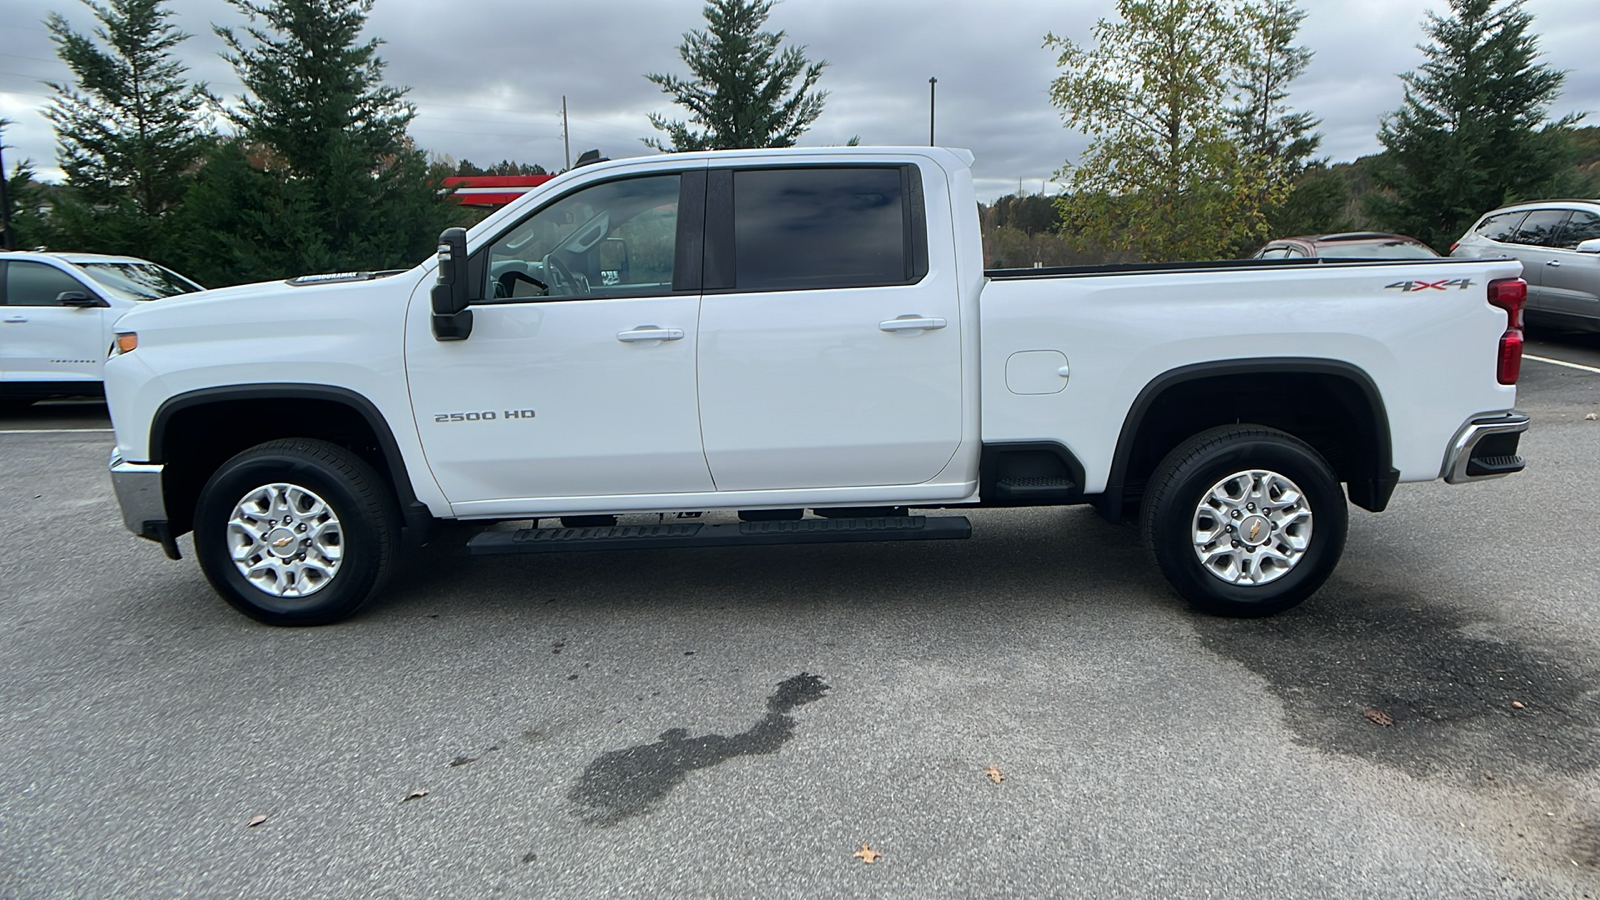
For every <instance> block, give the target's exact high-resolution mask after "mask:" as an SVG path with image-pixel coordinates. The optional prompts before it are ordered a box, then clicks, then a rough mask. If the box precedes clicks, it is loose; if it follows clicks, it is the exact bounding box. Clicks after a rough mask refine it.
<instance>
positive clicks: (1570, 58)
mask: <svg viewBox="0 0 1600 900" xmlns="http://www.w3.org/2000/svg"><path fill="white" fill-rule="evenodd" d="M702 5H703V4H702V3H701V2H700V0H577V2H566V3H539V2H520V3H519V2H488V0H455V2H453V3H441V2H438V0H377V5H376V7H375V8H374V10H373V13H372V16H371V18H370V19H369V21H368V33H369V34H370V35H372V36H376V37H379V38H382V39H383V40H384V41H385V46H384V47H383V48H382V50H381V51H380V52H381V55H382V57H383V58H384V59H385V60H386V61H387V63H388V66H389V68H388V71H387V75H388V80H389V81H390V82H391V83H393V84H398V85H406V86H409V87H410V88H411V93H410V99H411V100H412V102H414V103H415V104H416V106H417V111H418V115H417V118H416V120H415V121H414V122H413V124H412V129H411V132H412V135H413V136H414V137H415V138H416V140H417V142H418V143H419V145H421V146H422V147H424V148H426V149H427V150H429V151H431V152H433V153H436V154H448V155H449V156H451V157H453V158H455V159H457V160H460V159H470V160H472V161H474V162H476V163H480V164H484V163H489V162H494V161H497V160H500V159H512V160H516V161H519V162H537V163H540V164H542V165H544V166H546V167H547V168H558V167H560V166H562V165H563V164H564V154H563V149H562V141H561V98H562V96H563V95H565V96H566V98H567V106H568V113H569V119H570V124H571V132H572V152H573V155H574V156H576V155H577V153H578V152H579V151H580V150H584V149H588V148H591V147H597V148H600V149H601V150H602V151H603V152H604V153H605V154H606V155H608V156H611V157H613V158H617V157H621V156H633V155H639V154H642V153H648V152H654V151H650V150H648V149H647V148H646V147H645V146H644V145H643V144H642V143H641V142H640V139H641V138H643V137H646V136H649V135H651V134H653V133H654V132H652V130H651V129H650V126H649V124H648V122H647V121H646V119H645V116H646V114H647V113H650V112H661V113H664V114H667V115H669V116H672V117H681V111H678V110H676V108H674V107H672V106H671V105H670V104H669V103H667V101H666V97H665V96H664V95H663V94H661V93H660V91H659V89H658V88H656V86H655V85H653V84H650V83H649V82H647V81H645V79H644V77H643V76H644V73H647V72H677V73H681V72H682V71H683V66H682V63H681V62H680V60H679V59H678V56H677V49H676V48H677V45H678V44H679V43H680V41H681V34H682V33H683V32H685V31H687V30H690V29H693V28H698V27H700V26H702V25H703V24H704V22H703V20H702V19H701V17H700V10H701V7H702ZM1301 6H1302V8H1303V9H1305V10H1306V11H1307V13H1308V16H1307V18H1306V20H1305V23H1304V25H1303V26H1302V30H1301V33H1300V43H1302V44H1303V45H1305V46H1306V47H1308V48H1310V49H1311V50H1312V51H1313V52H1314V53H1315V57H1314V59H1313V61H1312V64H1311V68H1310V70H1309V71H1308V72H1307V73H1306V74H1305V75H1304V76H1303V77H1302V78H1301V79H1300V80H1299V81H1297V82H1295V84H1294V85H1293V86H1292V90H1293V94H1292V102H1293V103H1294V104H1295V105H1296V106H1297V107H1298V108H1300V109H1304V110H1308V111H1310V112H1312V113H1313V114H1315V115H1317V116H1319V117H1321V119H1322V126H1321V131H1322V134H1323V145H1322V148H1323V149H1322V152H1323V153H1325V154H1326V155H1328V156H1330V157H1332V158H1333V159H1334V160H1335V161H1339V160H1350V159H1354V158H1355V157H1357V156H1360V155H1363V154H1366V153H1372V152H1374V151H1376V150H1377V149H1378V144H1377V140H1376V138H1375V137H1374V135H1375V134H1376V132H1377V129H1378V120H1379V118H1380V116H1382V115H1383V114H1384V113H1385V112H1387V111H1389V110H1393V109H1395V108H1396V107H1397V106H1398V105H1399V104H1400V100H1401V86H1400V82H1399V79H1398V78H1397V77H1396V75H1397V74H1398V73H1401V72H1405V71H1409V70H1411V69H1413V68H1415V67H1416V66H1417V65H1418V64H1420V62H1421V61H1422V56H1421V54H1420V53H1419V52H1418V51H1417V49H1416V44H1417V43H1419V42H1420V41H1421V40H1422V32H1421V22H1422V20H1423V18H1424V15H1425V13H1426V11H1427V10H1430V9H1433V10H1443V9H1445V7H1446V4H1445V2H1444V0H1301ZM170 8H171V9H172V10H173V11H174V13H175V20H176V22H177V24H178V25H179V27H181V28H182V29H183V30H185V31H187V32H189V33H190V34H192V35H193V37H192V38H191V39H190V40H189V41H188V42H186V43H185V44H183V45H181V47H180V52H181V54H182V56H183V58H184V60H185V62H186V63H187V64H188V65H189V67H190V70H191V75H192V76H193V77H194V78H195V79H197V80H203V81H207V82H209V83H210V85H211V87H212V90H213V91H214V92H216V93H218V94H221V95H224V96H230V95H236V94H238V93H240V92H241V90H242V88H241V87H240V85H239V83H238V81H237V79H236V78H235V77H234V74H233V72H232V70H231V69H230V68H229V67H228V65H227V64H226V63H224V62H222V61H221V60H220V59H219V58H218V57H217V55H216V54H217V51H218V50H220V49H221V42H220V41H219V40H218V39H217V38H216V37H215V36H214V35H213V34H212V33H211V25H212V23H216V24H220V25H224V26H236V25H239V24H241V23H242V19H241V17H240V16H239V14H238V13H237V12H236V11H235V10H234V9H233V7H231V6H229V5H228V4H226V3H224V2H222V0H172V2H171V4H170ZM1527 9H1528V10H1529V11H1530V12H1532V13H1533V14H1534V15H1535V16H1536V17H1537V18H1536V21H1535V26H1534V27H1535V30H1536V31H1537V32H1539V33H1540V35H1541V40H1542V42H1541V47H1542V49H1543V51H1544V54H1545V61H1546V62H1548V63H1549V64H1551V65H1553V66H1554V67H1556V68H1559V69H1564V70H1566V71H1567V73H1568V75H1567V83H1566V87H1565V92H1564V94H1563V96H1562V97H1561V100H1560V102H1559V103H1558V104H1557V106H1556V109H1555V112H1556V113H1557V114H1562V113H1566V112H1574V111H1575V112H1591V111H1592V112H1594V113H1596V115H1595V116H1592V117H1591V118H1590V119H1589V120H1588V123H1589V124H1600V67H1597V66H1596V65H1595V63H1594V60H1593V57H1594V56H1595V54H1596V52H1597V51H1596V48H1600V0H1528V3H1527ZM51 10H56V11H59V12H61V13H62V14H63V15H65V16H66V17H67V18H68V19H69V21H71V22H72V23H73V24H74V26H75V27H76V28H77V29H78V30H79V31H86V30H88V29H89V28H90V27H91V26H92V25H93V24H94V23H93V18H92V14H91V13H90V11H89V10H88V9H87V8H86V7H85V6H83V5H82V4H81V3H80V2H78V0H0V117H4V118H6V119H10V120H12V121H13V122H14V123H15V124H13V125H12V126H11V127H10V128H8V129H7V131H6V134H5V143H6V144H7V145H8V146H9V147H10V148H12V149H8V150H6V151H5V154H6V162H7V165H8V167H9V166H10V165H11V164H12V163H13V162H14V161H15V160H16V159H18V158H24V157H25V158H30V159H32V160H33V162H34V164H35V166H36V167H37V168H38V169H39V171H40V172H41V174H43V175H44V176H45V177H47V178H50V177H56V176H57V175H58V174H59V173H58V170H56V169H55V166H54V161H55V145H54V136H53V134H52V132H51V130H50V125H49V123H48V122H47V121H45V120H44V118H43V117H42V116H41V115H40V114H39V111H40V109H41V108H42V107H43V106H44V104H45V103H46V101H47V100H48V98H49V96H50V90H49V89H48V88H47V87H45V86H44V85H42V84H41V83H40V82H42V81H49V80H67V79H68V73H67V70H66V68H65V66H63V65H62V64H61V63H60V62H59V61H58V60H57V59H56V57H55V52H54V46H53V45H52V44H51V42H50V36H49V33H48V32H47V31H46V30H45V28H44V26H43V25H42V24H41V20H42V19H43V18H44V17H45V15H46V14H47V13H48V12H49V11H51ZM1113 10H1114V6H1113V4H1112V3H1111V2H1110V0H1013V2H1009V3H991V4H981V5H980V4H978V3H974V2H966V3H958V2H952V0H786V2H782V3H779V4H778V6H777V7H776V8H775V9H774V11H773V15H772V18H771V19H770V20H769V21H768V27H769V28H776V29H783V30H785V31H787V32H788V35H789V40H790V41H791V42H792V43H798V44H804V45H806V47H807V48H808V53H809V54H810V56H811V57H812V58H813V59H819V58H820V59H826V60H828V61H829V62H830V63H831V65H830V67H829V68H828V70H827V72H826V73H825V74H824V75H823V78H822V82H821V86H822V87H824V88H826V89H827V90H829V91H830V92H831V93H830V96H829V97H828V102H827V109H826V111H825V112H824V113H823V115H822V118H821V119H819V120H818V121H817V123H816V124H815V126H813V128H812V130H811V131H810V132H809V133H808V134H807V135H806V138H805V139H804V141H803V142H804V143H806V144H811V145H824V144H841V143H844V142H845V141H847V140H849V138H850V137H851V136H852V135H860V136H861V139H862V142H863V143H867V144H923V143H926V142H927V138H928V78H929V77H930V76H934V77H937V78H938V79H939V83H938V94H937V140H938V142H939V143H940V144H943V145H946V146H953V147H966V148H969V149H971V150H972V151H973V152H974V153H975V154H976V155H977V163H976V165H975V167H974V168H975V174H976V176H977V178H978V187H979V193H980V195H981V196H982V197H984V198H985V199H988V198H992V197H995V196H999V195H1001V194H1006V193H1011V192H1015V191H1016V190H1017V187H1018V179H1022V185H1023V187H1024V189H1025V190H1027V191H1028V192H1037V191H1039V190H1040V189H1041V187H1042V186H1043V183H1044V180H1045V179H1047V178H1049V177H1050V176H1051V174H1052V173H1053V172H1054V171H1056V170H1057V169H1058V168H1060V166H1061V164H1062V162H1063V161H1065V160H1066V159H1068V158H1070V157H1072V156H1074V155H1075V154H1076V153H1078V152H1079V151H1081V150H1082V148H1083V146H1084V144H1085V140H1084V138H1082V137H1081V136H1079V135H1077V134H1075V133H1073V132H1070V131H1067V130H1066V129H1065V128H1063V127H1062V124H1061V120H1060V117H1059V116H1058V114H1057V112H1056V110H1055V109H1054V108H1053V107H1052V106H1051V105H1050V103H1049V100H1048V97H1047V93H1046V89H1047V86H1048V84H1049V82H1050V80H1051V79H1052V78H1053V77H1054V76H1055V75H1056V68H1055V56H1054V54H1052V53H1050V52H1048V51H1046V50H1043V49H1041V43H1042V38H1043V35H1044V34H1045V33H1046V32H1047V31H1048V32H1054V33H1056V34H1058V35H1062V36H1064V37H1069V38H1072V39H1073V40H1075V41H1078V42H1080V43H1083V42H1086V41H1087V40H1088V38H1089V30H1090V28H1091V26H1092V25H1093V24H1094V21H1095V20H1096V19H1097V18H1099V17H1102V16H1106V15H1110V14H1111V13H1112V11H1113Z"/></svg>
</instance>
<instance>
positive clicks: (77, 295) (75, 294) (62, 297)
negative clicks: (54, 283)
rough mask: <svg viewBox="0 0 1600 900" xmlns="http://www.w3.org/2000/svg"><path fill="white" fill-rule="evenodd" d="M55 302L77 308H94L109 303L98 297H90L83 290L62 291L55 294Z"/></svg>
mask: <svg viewBox="0 0 1600 900" xmlns="http://www.w3.org/2000/svg"><path fill="white" fill-rule="evenodd" d="M56 302H57V303H59V304H61V305H62V306H76V307H78V308H79V309H94V308H101V307H106V306H110V305H111V304H109V303H107V302H105V301H104V300H101V299H100V298H99V297H91V296H89V295H88V294H85V293H84V292H83V291H62V292H61V293H59V294H57V295H56Z"/></svg>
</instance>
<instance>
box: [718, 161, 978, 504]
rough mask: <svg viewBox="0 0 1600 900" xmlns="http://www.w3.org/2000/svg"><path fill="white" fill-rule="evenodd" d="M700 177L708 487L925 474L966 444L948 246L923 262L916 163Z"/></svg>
mask: <svg viewBox="0 0 1600 900" xmlns="http://www.w3.org/2000/svg"><path fill="white" fill-rule="evenodd" d="M709 178H710V187H709V189H708V191H707V196H708V201H707V236H706V245H707V257H706V267H705V296H704V299H703V300H702V303H701V310H700V335H701V337H700V421H701V431H702V433H703V436H704V439H705V450H706V458H707V460H708V461H709V462H710V464H711V474H712V476H713V477H714V478H715V479H716V485H717V490H719V491H751V490H776V489H794V488H829V487H857V486H872V485H900V484H920V483H923V482H926V481H929V480H932V479H933V478H934V477H935V476H937V475H938V474H939V473H940V472H941V471H942V470H943V469H944V467H945V465H946V464H947V463H948V462H949V461H950V459H951V457H952V456H954V454H955V452H956V449H957V447H958V445H959V444H960V443H961V415H962V411H961V378H962V375H961V331H962V322H961V316H960V306H959V303H958V290H957V284H956V277H955V272H954V265H953V262H952V261H951V260H950V259H949V258H948V256H947V255H946V253H947V251H945V250H940V249H938V248H935V250H934V254H933V255H934V260H933V263H932V265H931V266H930V263H929V249H928V242H927V238H926V235H927V230H926V228H927V226H926V218H927V217H926V215H925V210H924V209H923V203H922V202H921V201H922V191H921V181H920V173H919V172H918V170H917V168H916V167H915V166H846V165H840V166H806V167H801V166H791V167H788V168H782V169H738V170H727V169H723V170H720V171H719V170H717V169H712V170H711V171H710V173H709ZM929 205H930V206H931V203H930V204H929Z"/></svg>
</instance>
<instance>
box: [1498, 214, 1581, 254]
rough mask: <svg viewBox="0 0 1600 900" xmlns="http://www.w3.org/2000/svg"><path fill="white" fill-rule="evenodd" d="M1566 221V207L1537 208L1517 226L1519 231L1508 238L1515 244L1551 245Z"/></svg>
mask: <svg viewBox="0 0 1600 900" xmlns="http://www.w3.org/2000/svg"><path fill="white" fill-rule="evenodd" d="M1566 221H1567V211H1566V210H1564V209H1536V210H1534V211H1533V212H1531V213H1528V217H1527V218H1526V219H1523V220H1522V224H1521V225H1518V226H1517V233H1516V234H1513V235H1512V236H1511V237H1509V238H1507V239H1506V240H1507V241H1508V242H1510V243H1513V244H1531V245H1533V246H1536V247H1541V246H1549V245H1550V244H1551V243H1553V242H1554V241H1555V236H1556V232H1557V231H1560V230H1561V226H1562V224H1563V223H1564V222H1566Z"/></svg>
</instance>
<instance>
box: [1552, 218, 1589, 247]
mask: <svg viewBox="0 0 1600 900" xmlns="http://www.w3.org/2000/svg"><path fill="white" fill-rule="evenodd" d="M1593 240H1600V216H1597V215H1595V214H1594V213H1592V212H1584V211H1583V210H1578V211H1576V212H1574V213H1573V214H1572V218H1571V219H1568V220H1567V227H1565V228H1563V229H1561V236H1560V237H1558V238H1557V239H1556V246H1557V247H1565V248H1566V249H1568V250H1575V249H1577V247H1578V245H1579V244H1581V243H1583V242H1584V241H1593Z"/></svg>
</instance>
